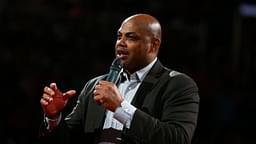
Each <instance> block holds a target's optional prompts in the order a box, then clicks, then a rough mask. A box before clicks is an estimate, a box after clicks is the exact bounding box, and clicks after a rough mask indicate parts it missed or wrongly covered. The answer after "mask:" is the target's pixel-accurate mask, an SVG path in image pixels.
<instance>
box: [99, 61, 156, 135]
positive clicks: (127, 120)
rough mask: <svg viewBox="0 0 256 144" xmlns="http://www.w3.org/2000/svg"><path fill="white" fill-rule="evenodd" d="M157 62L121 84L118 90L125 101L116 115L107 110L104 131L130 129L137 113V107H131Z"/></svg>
mask: <svg viewBox="0 0 256 144" xmlns="http://www.w3.org/2000/svg"><path fill="white" fill-rule="evenodd" d="M156 60H157V58H155V59H154V60H153V61H152V62H151V63H150V64H148V65H147V66H146V67H144V68H142V69H140V70H138V71H136V72H135V73H133V74H131V75H130V79H126V80H125V81H124V82H123V83H120V84H119V86H118V89H119V91H120V93H121V94H122V95H123V96H124V101H123V102H122V103H121V107H118V108H117V109H116V111H115V112H114V113H113V112H111V111H109V110H107V112H106V119H105V122H104V126H103V129H106V128H110V127H112V128H114V129H118V130H122V129H123V126H125V127H126V128H130V124H131V121H132V118H133V115H134V112H135V111H136V107H134V106H133V105H131V101H132V100H133V98H134V96H135V94H136V92H137V90H138V88H139V86H140V84H141V82H142V81H143V79H144V78H145V76H146V75H147V73H148V72H149V70H150V69H151V68H152V66H153V65H154V63H155V62H156Z"/></svg>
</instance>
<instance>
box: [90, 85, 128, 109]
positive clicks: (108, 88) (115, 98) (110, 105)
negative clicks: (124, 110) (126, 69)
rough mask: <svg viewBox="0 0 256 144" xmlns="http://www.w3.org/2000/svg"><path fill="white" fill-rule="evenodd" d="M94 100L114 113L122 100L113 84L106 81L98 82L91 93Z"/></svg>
mask: <svg viewBox="0 0 256 144" xmlns="http://www.w3.org/2000/svg"><path fill="white" fill-rule="evenodd" d="M93 94H94V100H95V101H96V102H97V103H98V104H100V105H103V106H104V107H105V108H106V109H108V110H110V111H112V112H115V110H116V108H117V107H119V106H121V103H122V101H123V100H124V98H123V97H122V96H121V94H120V92H119V91H118V89H117V87H116V85H115V84H113V83H111V82H108V81H99V83H98V84H97V85H96V86H95V89H94V91H93Z"/></svg>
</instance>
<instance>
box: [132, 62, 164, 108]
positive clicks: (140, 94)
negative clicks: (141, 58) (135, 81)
mask: <svg viewBox="0 0 256 144" xmlns="http://www.w3.org/2000/svg"><path fill="white" fill-rule="evenodd" d="M162 70H163V66H162V64H161V63H160V61H159V60H157V62H156V63H155V64H154V66H153V67H152V69H151V70H150V71H149V73H148V75H147V76H146V77H145V79H144V80H143V81H142V83H141V85H140V87H139V89H138V91H137V92H136V95H135V96H134V99H133V100H132V104H133V105H134V106H135V107H137V108H141V106H142V104H143V101H144V99H145V97H146V96H147V94H148V93H149V92H150V91H151V90H152V88H153V86H154V85H155V83H156V82H157V81H158V77H159V76H160V73H161V72H162Z"/></svg>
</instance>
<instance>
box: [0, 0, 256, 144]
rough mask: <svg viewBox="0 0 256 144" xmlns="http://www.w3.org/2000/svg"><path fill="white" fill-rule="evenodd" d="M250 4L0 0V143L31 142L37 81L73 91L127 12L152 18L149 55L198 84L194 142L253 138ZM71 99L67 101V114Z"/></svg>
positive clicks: (109, 45)
mask: <svg viewBox="0 0 256 144" xmlns="http://www.w3.org/2000/svg"><path fill="white" fill-rule="evenodd" d="M243 3H249V4H254V5H255V4H256V2H255V1H253V0H246V1H245V0H244V1H238V0H193V1H192V0H175V1H171V0H162V1H161V0H141V1H140V0H109V1H107V0H87V1H86V0H1V1H0V36H1V39H0V63H1V70H0V71H1V106H0V108H1V109H0V110H1V111H0V112H1V113H0V114H1V118H0V137H1V139H0V143H1V144H36V143H39V141H38V140H37V134H38V128H39V126H40V124H41V122H42V118H43V112H42V109H41V106H40V103H39V101H40V97H41V95H42V92H43V88H44V86H45V85H48V84H50V82H57V84H58V86H59V88H60V89H61V90H63V91H66V90H68V89H75V90H77V91H78V93H79V91H80V90H81V89H82V87H83V86H84V84H85V83H86V82H87V80H89V79H90V78H93V77H94V76H97V75H100V74H104V73H105V72H107V71H108V68H109V66H110V64H111V62H112V60H113V58H114V44H115V40H116V32H117V29H118V28H119V25H120V23H121V22H122V21H123V20H124V18H126V17H127V16H130V15H131V14H135V13H149V14H152V15H154V16H155V17H157V18H158V19H159V21H160V22H161V24H162V29H163V41H162V46H161V49H160V54H159V58H160V60H161V61H162V63H163V64H164V65H165V66H167V67H169V68H172V69H175V70H178V71H181V72H184V73H186V74H188V75H189V76H191V77H192V78H193V79H194V80H195V81H196V82H197V84H198V86H199V89H200V97H201V104H200V113H199V119H198V127H197V129H196V133H195V137H194V139H193V143H194V144H247V143H248V144H249V143H250V144H252V143H256V140H255V138H254V137H255V132H254V131H255V128H256V124H255V121H256V119H255V116H254V115H255V113H256V112H255V110H256V106H255V105H256V104H255V96H256V92H255V89H254V87H255V85H253V83H254V82H255V80H256V78H255V74H256V57H255V54H256V42H255V40H256V39H255V37H256V17H250V16H244V15H241V13H240V11H239V7H240V5H241V4H243ZM76 98H77V97H75V98H72V99H71V100H70V102H69V103H68V106H67V108H66V109H65V112H66V113H68V112H69V111H70V110H71V108H72V106H73V105H74V103H75V100H76Z"/></svg>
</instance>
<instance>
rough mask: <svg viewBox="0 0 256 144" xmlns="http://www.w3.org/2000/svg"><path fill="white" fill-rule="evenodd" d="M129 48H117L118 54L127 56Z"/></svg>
mask: <svg viewBox="0 0 256 144" xmlns="http://www.w3.org/2000/svg"><path fill="white" fill-rule="evenodd" d="M127 53H128V48H126V47H118V48H116V54H127Z"/></svg>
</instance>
